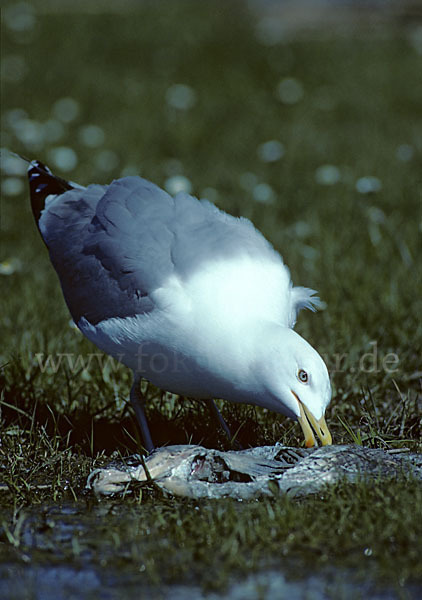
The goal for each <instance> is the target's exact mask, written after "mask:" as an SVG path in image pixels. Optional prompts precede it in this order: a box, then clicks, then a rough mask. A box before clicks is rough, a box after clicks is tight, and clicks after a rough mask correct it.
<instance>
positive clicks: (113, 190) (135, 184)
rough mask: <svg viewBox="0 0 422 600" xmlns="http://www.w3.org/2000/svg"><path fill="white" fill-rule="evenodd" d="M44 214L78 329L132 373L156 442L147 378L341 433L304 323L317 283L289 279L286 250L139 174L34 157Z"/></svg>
mask: <svg viewBox="0 0 422 600" xmlns="http://www.w3.org/2000/svg"><path fill="white" fill-rule="evenodd" d="M28 179H29V187H30V196H31V205H32V211H33V214H34V218H35V222H36V224H37V226H38V229H39V232H40V234H41V237H42V239H43V240H44V243H45V245H46V246H47V248H48V251H49V254H50V259H51V262H52V264H53V266H54V268H55V270H56V272H57V275H58V277H59V280H60V284H61V288H62V291H63V296H64V299H65V301H66V304H67V306H68V308H69V311H70V313H71V315H72V318H73V320H74V322H75V323H76V325H77V327H78V328H79V329H80V331H81V332H82V333H83V334H84V335H85V336H86V337H87V338H88V339H89V340H90V341H91V342H93V343H94V344H95V345H96V346H97V347H98V348H100V349H101V350H102V351H104V352H106V353H107V354H109V355H111V356H112V357H114V358H115V359H117V360H118V361H120V362H121V363H123V364H124V365H126V366H127V367H129V368H130V369H131V370H132V372H133V385H132V388H131V392H130V400H131V403H132V406H133V408H134V411H135V414H136V417H137V420H138V423H139V427H140V431H141V434H142V438H143V442H144V447H145V449H146V450H147V451H148V452H151V451H153V450H154V444H153V441H152V438H151V434H150V431H149V427H148V422H147V419H146V415H145V410H144V405H145V398H144V397H143V395H142V394H141V391H140V382H141V379H146V380H148V381H150V382H151V383H152V384H154V385H155V386H157V387H158V388H161V389H163V390H166V391H169V392H172V393H174V394H179V395H181V396H186V397H189V398H193V399H202V400H206V401H207V402H208V404H209V406H210V408H211V410H212V411H213V414H214V416H215V417H216V418H217V419H218V421H219V422H220V424H221V425H222V426H223V428H224V429H225V431H226V433H227V434H228V435H229V436H230V431H229V430H228V427H227V425H226V424H225V422H224V420H223V418H222V416H221V414H220V413H219V411H218V409H217V407H216V405H215V403H214V400H215V399H223V400H228V401H232V402H240V403H248V404H255V405H258V406H261V407H264V408H266V409H269V410H271V411H274V412H276V413H281V414H284V415H286V416H288V417H290V418H292V419H295V420H298V421H299V423H300V425H301V427H302V430H303V433H304V437H305V445H306V446H307V447H311V446H314V445H315V444H316V441H315V436H314V432H315V433H316V434H317V436H318V437H319V439H320V441H321V443H322V445H327V444H331V443H332V439H331V434H330V432H329V430H328V427H327V424H326V421H325V417H324V414H325V409H326V407H327V405H328V403H329V402H330V399H331V386H330V379H329V375H328V371H327V367H326V365H325V363H324V361H323V359H322V358H321V356H320V355H319V354H318V352H317V351H316V350H315V349H314V348H313V347H312V346H311V345H310V344H309V343H308V342H307V341H306V340H305V339H303V338H302V337H301V336H300V335H299V334H298V333H296V332H295V331H294V329H293V328H294V325H295V323H296V319H297V315H298V313H299V311H300V310H301V309H303V308H308V309H310V310H316V308H317V307H318V304H319V299H318V297H316V296H315V294H316V292H315V291H314V290H311V289H309V288H305V287H293V284H292V281H291V277H290V272H289V269H288V267H287V266H286V265H285V264H284V263H283V259H282V258H281V256H280V254H279V253H278V252H277V251H276V250H275V249H274V248H273V246H272V245H271V244H270V243H269V242H268V241H267V240H266V239H265V237H264V236H263V235H262V234H261V233H260V232H259V231H258V230H257V229H255V227H254V225H253V224H252V223H251V221H249V220H248V219H245V218H242V217H240V218H236V217H233V216H231V215H229V214H227V213H225V212H223V211H222V210H219V209H218V208H217V207H216V206H215V205H214V204H212V203H211V202H209V201H207V200H198V199H197V198H194V197H192V196H190V195H188V194H186V193H184V192H180V193H178V194H176V195H175V196H174V197H173V196H171V195H169V194H168V193H166V192H165V191H164V190H162V189H161V188H159V187H158V186H157V185H155V184H154V183H151V182H150V181H147V180H146V179H143V178H141V177H135V176H131V177H123V178H121V179H116V180H114V181H113V182H112V183H111V184H110V185H98V184H92V185H88V186H87V187H83V186H80V185H78V184H76V183H73V182H70V181H66V180H65V179H62V178H61V177H58V176H56V175H54V174H53V173H52V171H51V170H50V169H49V168H48V167H47V166H46V165H44V164H43V163H41V162H40V161H37V160H33V161H31V162H30V164H29V167H28Z"/></svg>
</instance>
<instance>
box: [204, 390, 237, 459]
mask: <svg viewBox="0 0 422 600" xmlns="http://www.w3.org/2000/svg"><path fill="white" fill-rule="evenodd" d="M205 402H206V403H207V405H208V408H209V409H210V412H211V415H212V416H213V418H214V419H215V420H216V421H217V423H218V424H219V425H220V426H221V427H222V428H223V430H224V433H225V434H226V436H227V437H228V439H229V440H230V442H233V436H232V434H231V432H230V429H229V428H228V425H227V423H226V422H225V420H224V419H223V416H222V414H221V412H220V411H219V410H218V408H217V405H216V403H215V402H214V400H205ZM234 443H235V445H236V446H237V447H238V448H239V450H242V449H243V448H242V445H241V444H240V443H239V442H238V441H235V442H234Z"/></svg>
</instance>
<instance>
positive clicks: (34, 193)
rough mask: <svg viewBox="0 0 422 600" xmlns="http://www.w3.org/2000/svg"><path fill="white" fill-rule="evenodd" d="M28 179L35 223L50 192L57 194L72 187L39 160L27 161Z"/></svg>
mask: <svg viewBox="0 0 422 600" xmlns="http://www.w3.org/2000/svg"><path fill="white" fill-rule="evenodd" d="M28 180H29V189H30V193H31V206H32V212H33V214H34V218H35V221H36V222H37V223H38V221H39V218H40V215H41V213H42V211H43V210H44V207H45V199H46V198H47V196H50V195H51V194H53V195H55V196H57V195H60V194H63V193H64V192H66V191H67V190H72V189H73V186H72V185H71V184H70V183H69V182H68V181H66V180H65V179H62V178H61V177H57V175H54V174H53V172H52V171H51V169H49V168H48V167H47V165H45V164H44V163H42V162H41V161H39V160H32V161H31V162H30V163H29V167H28Z"/></svg>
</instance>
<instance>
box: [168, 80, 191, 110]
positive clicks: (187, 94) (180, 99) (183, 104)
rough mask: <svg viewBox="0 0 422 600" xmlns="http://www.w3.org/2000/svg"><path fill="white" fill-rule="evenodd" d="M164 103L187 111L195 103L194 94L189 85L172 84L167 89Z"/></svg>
mask: <svg viewBox="0 0 422 600" xmlns="http://www.w3.org/2000/svg"><path fill="white" fill-rule="evenodd" d="M166 102H167V104H168V105H169V106H172V107H173V108H178V109H179V110H189V109H190V108H192V107H193V106H194V104H195V103H196V92H195V90H194V89H193V88H191V87H190V86H189V85H185V84H184V83H174V84H173V85H171V86H170V87H169V88H168V89H167V92H166Z"/></svg>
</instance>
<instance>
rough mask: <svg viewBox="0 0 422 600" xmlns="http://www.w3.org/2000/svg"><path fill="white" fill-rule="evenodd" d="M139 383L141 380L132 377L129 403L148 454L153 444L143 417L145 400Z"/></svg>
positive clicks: (152, 448) (145, 419)
mask: <svg viewBox="0 0 422 600" xmlns="http://www.w3.org/2000/svg"><path fill="white" fill-rule="evenodd" d="M140 383H141V378H140V377H138V376H136V375H134V377H133V384H132V387H131V389H130V402H131V404H132V406H133V410H134V411H135V415H136V418H137V420H138V424H139V428H140V430H141V435H142V439H143V441H144V446H145V449H146V450H147V451H148V452H152V451H153V450H154V444H153V443H152V439H151V434H150V432H149V427H148V421H147V418H146V416H145V411H144V404H145V398H144V397H143V396H142V394H141V390H140V389H139V384H140Z"/></svg>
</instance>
